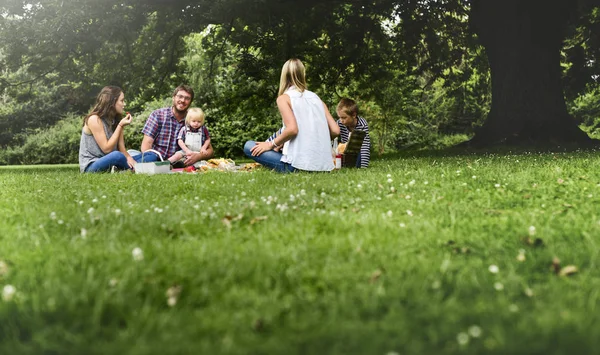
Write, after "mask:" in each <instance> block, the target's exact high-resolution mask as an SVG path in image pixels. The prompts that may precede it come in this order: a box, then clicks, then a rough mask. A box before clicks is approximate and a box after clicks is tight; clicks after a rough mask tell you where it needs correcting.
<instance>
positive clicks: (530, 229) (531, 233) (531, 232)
mask: <svg viewBox="0 0 600 355" xmlns="http://www.w3.org/2000/svg"><path fill="white" fill-rule="evenodd" d="M528 232H529V235H530V236H532V237H533V236H534V235H535V227H534V226H529V229H528Z"/></svg>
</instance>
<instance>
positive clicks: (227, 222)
mask: <svg viewBox="0 0 600 355" xmlns="http://www.w3.org/2000/svg"><path fill="white" fill-rule="evenodd" d="M221 222H223V225H225V227H226V228H227V229H231V220H230V219H228V218H227V217H224V218H223V219H222V220H221Z"/></svg>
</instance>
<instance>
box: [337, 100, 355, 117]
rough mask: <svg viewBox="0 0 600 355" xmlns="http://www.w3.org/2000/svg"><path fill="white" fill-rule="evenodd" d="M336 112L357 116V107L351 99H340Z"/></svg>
mask: <svg viewBox="0 0 600 355" xmlns="http://www.w3.org/2000/svg"><path fill="white" fill-rule="evenodd" d="M336 111H342V112H344V113H345V114H347V115H348V116H358V105H356V102H355V101H354V100H352V99H348V98H342V99H341V100H340V102H339V103H338V104H337V108H336Z"/></svg>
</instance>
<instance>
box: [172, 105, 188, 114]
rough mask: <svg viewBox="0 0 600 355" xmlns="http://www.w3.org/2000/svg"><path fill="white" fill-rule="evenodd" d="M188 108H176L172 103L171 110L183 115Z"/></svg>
mask: <svg viewBox="0 0 600 355" xmlns="http://www.w3.org/2000/svg"><path fill="white" fill-rule="evenodd" d="M187 110H188V108H186V109H185V110H183V111H182V110H179V109H177V105H173V111H175V113H177V114H180V115H185V113H186V112H187Z"/></svg>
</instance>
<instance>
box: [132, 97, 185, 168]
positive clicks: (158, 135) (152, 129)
mask: <svg viewBox="0 0 600 355" xmlns="http://www.w3.org/2000/svg"><path fill="white" fill-rule="evenodd" d="M184 126H185V120H181V122H177V119H176V118H175V116H174V115H173V110H172V109H171V107H165V108H160V109H158V110H155V111H154V112H152V113H151V114H150V117H148V120H147V121H146V125H144V129H142V133H143V134H145V135H147V136H148V137H151V138H152V139H154V142H153V143H152V149H154V150H156V151H157V152H159V153H160V154H161V155H162V157H163V159H168V158H170V157H171V156H172V155H173V154H175V152H177V151H178V150H179V146H178V145H177V133H179V131H180V130H181V127H184Z"/></svg>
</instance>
